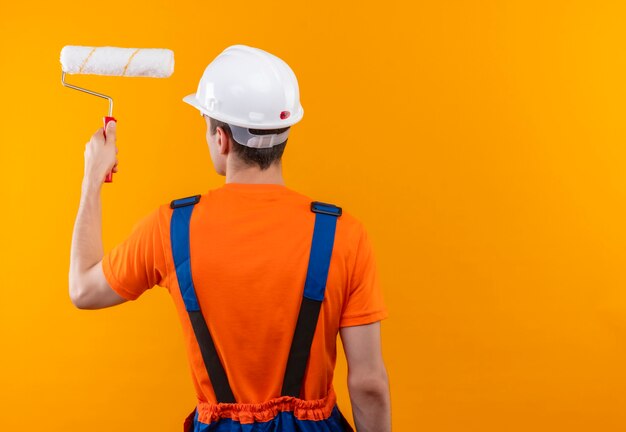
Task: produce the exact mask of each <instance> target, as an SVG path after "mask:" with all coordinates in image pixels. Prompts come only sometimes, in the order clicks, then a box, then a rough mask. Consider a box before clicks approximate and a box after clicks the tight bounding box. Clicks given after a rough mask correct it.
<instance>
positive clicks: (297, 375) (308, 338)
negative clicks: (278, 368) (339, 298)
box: [281, 201, 341, 398]
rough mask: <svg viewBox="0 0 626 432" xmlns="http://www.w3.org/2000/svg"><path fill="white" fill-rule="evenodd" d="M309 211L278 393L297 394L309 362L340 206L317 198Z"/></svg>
mask: <svg viewBox="0 0 626 432" xmlns="http://www.w3.org/2000/svg"><path fill="white" fill-rule="evenodd" d="M311 211H312V212H313V213H315V226H314V228H313V240H312V241H311V253H310V255H309V267H308V270H307V275H306V280H305V283H304V293H303V296H302V303H301V304H300V312H299V314H298V321H297V322H296V329H295V331H294V335H293V340H292V342H291V349H290V350H289V359H288V360H287V367H286V369H285V376H284V378H283V388H282V392H281V395H282V396H293V397H297V398H299V397H300V389H301V387H302V381H303V379H304V372H305V369H306V366H307V363H308V361H309V353H310V352H311V344H312V343H313V336H314V335H315V328H316V327H317V321H318V318H319V314H320V310H321V308H322V301H323V300H324V293H325V291H326V281H327V279H328V269H329V268H330V258H331V256H332V252H333V245H334V242H335V228H336V226H337V218H338V217H340V216H341V207H337V206H334V205H332V204H327V203H322V202H319V201H314V202H312V203H311Z"/></svg>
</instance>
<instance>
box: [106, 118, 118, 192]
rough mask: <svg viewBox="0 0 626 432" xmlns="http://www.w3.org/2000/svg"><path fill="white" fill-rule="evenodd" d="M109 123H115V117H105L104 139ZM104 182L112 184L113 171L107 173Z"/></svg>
mask: <svg viewBox="0 0 626 432" xmlns="http://www.w3.org/2000/svg"><path fill="white" fill-rule="evenodd" d="M111 121H114V122H117V120H116V119H115V117H109V116H106V117H105V118H104V138H106V137H107V125H108V124H109V122H111ZM104 182H105V183H111V182H113V170H111V171H109V172H108V173H107V176H106V178H105V179H104Z"/></svg>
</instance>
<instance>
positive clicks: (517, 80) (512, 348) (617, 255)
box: [0, 0, 626, 432]
mask: <svg viewBox="0 0 626 432" xmlns="http://www.w3.org/2000/svg"><path fill="white" fill-rule="evenodd" d="M100 4H101V5H102V6H101V7H99V5H98V3H85V2H80V1H76V0H67V1H65V2H63V3H61V4H60V3H55V2H41V3H40V4H33V3H32V2H24V1H22V2H10V3H9V2H2V3H1V4H0V49H1V54H0V62H1V65H0V66H1V68H0V73H1V74H2V75H1V79H0V96H1V104H0V115H1V118H2V123H1V125H0V161H1V163H2V169H1V170H0V185H1V186H0V193H1V196H0V199H1V201H0V202H1V203H2V204H3V210H2V226H3V228H2V231H1V232H2V238H1V239H0V240H1V242H2V245H3V247H2V256H1V260H0V262H1V263H2V264H1V265H2V279H1V280H2V282H1V284H2V285H1V288H2V300H1V302H0V340H1V341H2V357H1V359H0V430H7V431H8V430H18V429H21V430H34V429H37V428H39V427H44V428H46V430H58V431H82V430H86V429H88V430H90V431H108V430H113V429H114V430H118V431H137V430H150V431H175V430H180V425H181V422H182V419H183V417H184V416H185V415H186V414H187V413H188V411H189V410H190V409H191V408H192V405H193V402H194V398H193V390H192V386H191V381H190V378H189V371H188V367H187V363H186V360H185V358H184V349H183V343H182V337H181V330H180V326H179V324H178V322H177V320H176V316H175V313H174V308H173V307H172V304H171V301H170V299H169V298H168V295H167V292H166V291H165V290H163V289H156V290H152V291H151V292H149V293H147V294H146V295H144V296H143V297H142V298H141V299H140V301H137V302H135V303H129V304H125V305H122V306H120V307H115V308H111V309H108V310H102V311H80V310H76V309H74V308H73V306H72V305H71V303H70V300H69V297H68V294H67V289H68V287H67V275H68V265H69V252H70V241H71V234H72V227H73V223H74V218H75V215H76V210H77V205H78V199H79V194H80V182H81V178H82V173H83V151H84V143H85V142H86V141H87V140H88V138H89V136H90V135H91V134H92V132H93V131H94V130H95V129H96V128H97V127H99V125H100V121H101V117H102V116H103V115H104V114H105V113H106V102H105V101H103V100H101V99H98V98H94V97H89V96H87V95H84V94H81V93H78V92H74V91H72V90H68V89H65V88H63V87H62V86H61V83H60V75H61V68H60V64H59V60H58V58H59V53H60V50H61V48H62V47H63V45H66V44H73V45H94V46H98V45H112V46H127V47H167V48H171V49H173V50H174V51H175V53H176V71H175V73H174V75H173V77H172V78H170V79H167V80H154V79H153V80H150V79H138V78H135V79H131V78H125V79H122V78H109V77H91V76H86V77H74V78H73V79H72V80H70V81H71V82H74V83H75V84H77V85H83V86H86V87H90V88H93V89H95V90H100V91H103V92H105V93H107V92H108V93H110V94H112V95H113V96H114V98H115V101H116V108H115V112H114V115H115V116H116V117H117V118H118V119H119V125H118V136H119V140H118V146H119V159H120V164H119V170H120V172H119V173H118V174H117V175H116V177H115V180H114V183H113V184H112V185H105V186H104V187H103V189H104V191H103V197H102V200H103V208H104V214H103V231H104V243H105V249H106V250H109V249H110V248H111V247H112V246H113V245H115V244H116V243H117V242H120V241H121V240H123V239H124V238H125V237H126V235H128V233H129V232H130V229H131V228H132V226H133V224H134V223H135V222H136V221H137V220H138V219H139V218H140V217H142V216H143V215H145V214H147V213H148V212H149V211H151V210H152V209H154V208H155V207H156V206H157V205H159V204H162V203H166V202H168V201H169V200H171V199H173V198H177V197H182V196H187V195H191V194H195V193H202V192H205V191H206V190H207V189H209V188H213V187H217V186H219V185H221V184H222V182H223V179H222V178H220V177H219V176H217V175H216V174H215V173H214V172H213V170H212V165H211V162H210V157H209V153H208V149H207V146H206V144H205V141H204V130H205V129H204V123H203V121H202V119H201V118H200V116H199V115H198V114H197V112H196V111H194V110H193V109H192V108H191V107H188V106H187V105H185V104H183V103H182V101H181V98H182V97H183V96H184V95H186V94H188V93H191V92H193V91H194V90H195V88H196V85H197V82H198V80H199V78H200V76H201V74H202V71H203V69H204V67H205V66H206V65H207V64H208V63H209V62H210V61H211V60H212V59H213V58H214V57H215V56H216V55H217V54H219V52H220V51H221V50H222V49H224V48H225V47H227V46H228V45H231V44H237V43H242V44H247V45H252V46H257V47H260V48H263V49H266V50H268V51H269V52H272V53H274V54H276V55H278V56H279V57H281V58H283V59H284V60H285V61H287V62H288V63H289V64H290V65H291V67H292V68H293V70H294V71H295V73H296V75H297V76H298V79H299V82H300V87H301V98H302V104H303V106H304V109H305V116H304V119H303V121H302V122H301V123H299V124H298V125H297V126H296V127H294V129H293V132H292V135H291V136H290V140H289V145H288V146H287V150H286V153H285V159H284V163H285V178H286V181H287V184H288V185H289V186H290V187H292V188H294V189H297V190H299V191H301V192H303V193H306V194H309V195H310V196H312V197H314V198H315V199H318V200H321V201H329V202H333V203H337V204H339V205H341V206H343V207H344V208H346V209H348V210H349V211H351V212H352V213H353V214H354V215H355V216H357V217H358V218H360V219H361V220H362V221H363V222H364V224H365V226H366V228H367V229H368V231H369V233H370V236H371V239H372V242H373V244H374V247H375V251H376V256H377V260H378V264H379V271H380V278H381V282H382V284H383V287H384V295H385V299H386V302H387V305H388V308H389V311H390V318H389V319H388V320H386V321H384V322H383V349H384V356H385V359H386V363H387V366H388V370H389V375H390V383H391V391H392V406H393V408H392V411H393V412H392V414H393V424H394V429H395V430H396V431H413V430H423V431H437V432H439V431H481V432H485V431H527V430H534V431H555V430H558V431H565V430H567V431H590V430H598V431H618V430H624V429H626V413H625V411H624V406H625V404H626V368H625V367H624V364H625V361H626V342H625V340H626V294H625V293H624V285H625V282H626V276H625V274H624V269H625V268H626V266H625V265H624V263H625V262H626V246H625V245H626V242H625V240H626V228H625V226H626V207H625V205H624V202H625V198H626V196H625V195H626V188H625V182H626V174H625V169H624V167H625V166H626V150H625V149H624V139H625V138H626V127H625V124H626V123H625V122H624V120H623V115H624V101H625V100H626V84H625V81H626V60H625V58H626V57H625V56H624V42H625V41H626V26H624V22H625V19H626V7H625V6H624V3H623V2H618V1H613V2H601V1H594V2H591V1H587V2H576V1H552V2H545V1H509V2H504V1H502V2H490V1H474V2H470V1H439V2H420V3H416V2H408V1H405V2H398V1H393V0H390V1H386V2H384V3H374V2H371V3H363V2H353V3H352V4H349V3H347V2H308V3H302V2H271V3H268V2H265V3H259V2H248V3H247V4H244V3H241V2H206V1H203V2H195V3H194V2H189V1H184V0H181V1H176V2H170V1H150V2H147V1H123V2H122V1H117V0H110V1H107V2H104V3H100ZM409 8H410V9H409ZM339 355H340V358H339V361H338V369H337V373H336V384H335V386H336V388H337V391H338V397H339V404H340V407H341V409H342V410H345V411H346V413H347V415H350V412H349V399H348V394H347V389H346V385H345V382H346V367H345V361H344V360H343V359H342V357H341V356H342V353H341V352H340V354H339Z"/></svg>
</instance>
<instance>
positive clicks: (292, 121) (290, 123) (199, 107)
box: [183, 93, 304, 129]
mask: <svg viewBox="0 0 626 432" xmlns="http://www.w3.org/2000/svg"><path fill="white" fill-rule="evenodd" d="M183 102H186V103H188V104H189V105H191V106H192V107H194V108H196V109H197V110H199V111H200V112H201V113H202V114H205V115H207V116H209V117H212V118H214V119H215V120H219V121H223V122H224V123H228V124H233V125H235V126H241V127H246V128H253V129H278V128H284V127H291V126H293V125H294V124H296V123H298V122H299V121H300V120H302V117H303V116H304V109H303V108H300V112H299V113H297V114H296V115H295V116H292V117H291V118H289V121H287V122H280V123H275V124H263V123H259V124H253V123H248V124H246V123H241V122H240V121H238V120H236V119H232V118H226V117H224V116H222V115H219V114H215V113H210V112H208V111H207V110H205V109H204V108H203V107H202V104H200V101H198V98H197V97H196V93H192V94H190V95H187V96H185V97H184V98H183Z"/></svg>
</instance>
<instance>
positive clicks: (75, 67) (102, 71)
mask: <svg viewBox="0 0 626 432" xmlns="http://www.w3.org/2000/svg"><path fill="white" fill-rule="evenodd" d="M61 68H62V75H61V83H62V84H63V85H64V86H65V87H69V88H71V89H74V90H79V91H82V92H85V93H89V94H90V95H93V96H98V97H101V98H104V99H107V100H108V101H109V115H107V116H105V117H104V129H105V131H106V126H107V124H108V123H109V122H110V121H117V120H116V119H115V118H114V117H113V98H111V97H110V96H107V95H104V94H102V93H97V92H95V91H92V90H88V89H85V88H82V87H77V86H75V85H72V84H69V83H67V82H66V81H65V75H66V74H71V75H74V74H90V75H109V76H127V77H152V78H167V77H169V76H170V75H172V73H173V72H174V53H173V52H172V51H171V50H169V49H159V48H116V47H87V46H72V45H67V46H64V47H63V49H62V50H61ZM105 137H106V132H105ZM112 181H113V171H111V172H109V173H108V174H107V176H106V179H105V182H107V183H110V182H112Z"/></svg>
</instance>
